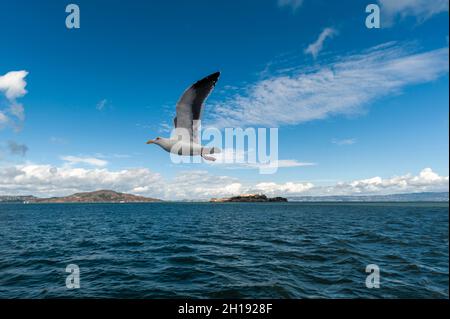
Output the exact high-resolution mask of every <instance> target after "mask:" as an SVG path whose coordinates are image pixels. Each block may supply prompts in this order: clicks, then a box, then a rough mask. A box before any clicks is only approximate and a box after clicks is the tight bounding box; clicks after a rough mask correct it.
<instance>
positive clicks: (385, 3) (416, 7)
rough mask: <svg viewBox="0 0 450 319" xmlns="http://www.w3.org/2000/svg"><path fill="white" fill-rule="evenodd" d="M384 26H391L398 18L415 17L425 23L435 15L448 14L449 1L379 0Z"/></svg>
mask: <svg viewBox="0 0 450 319" xmlns="http://www.w3.org/2000/svg"><path fill="white" fill-rule="evenodd" d="M378 3H379V4H380V6H381V17H382V19H383V26H391V25H392V24H393V22H394V20H395V19H396V18H397V17H400V18H405V17H408V16H412V17H415V18H416V19H417V20H418V21H419V22H423V21H425V20H427V19H429V18H431V17H432V16H434V15H435V14H438V13H441V12H448V0H431V1H430V0H395V1H392V0H378Z"/></svg>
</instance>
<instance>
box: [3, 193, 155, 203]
mask: <svg viewBox="0 0 450 319" xmlns="http://www.w3.org/2000/svg"><path fill="white" fill-rule="evenodd" d="M0 202H10V203H13V202H15V203H24V204H29V203H150V202H161V200H160V199H156V198H150V197H144V196H136V195H132V194H125V193H119V192H115V191H112V190H99V191H94V192H85V193H76V194H73V195H70V196H64V197H50V198H39V197H35V196H0Z"/></svg>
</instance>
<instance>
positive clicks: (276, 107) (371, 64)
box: [211, 42, 449, 128]
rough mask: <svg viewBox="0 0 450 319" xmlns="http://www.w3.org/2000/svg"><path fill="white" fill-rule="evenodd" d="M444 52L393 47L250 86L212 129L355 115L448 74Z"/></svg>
mask: <svg viewBox="0 0 450 319" xmlns="http://www.w3.org/2000/svg"><path fill="white" fill-rule="evenodd" d="M448 53H449V51H448V48H447V47H446V48H442V49H437V50H432V51H427V52H423V53H412V52H411V48H410V46H408V45H399V44H396V43H394V42H391V43H386V44H383V45H379V46H377V47H374V48H371V49H369V50H366V51H364V52H363V53H360V54H352V55H350V56H346V57H342V58H339V59H337V60H335V61H332V62H329V63H328V64H325V65H321V66H318V67H315V68H314V69H312V70H308V71H305V70H303V71H287V72H285V73H282V74H279V75H275V76H271V77H269V78H266V79H263V80H261V81H258V82H256V83H254V84H252V85H249V86H248V87H247V88H246V89H245V93H238V94H235V95H234V96H232V97H231V98H229V99H227V100H225V101H224V102H223V103H220V104H216V105H215V108H214V112H211V113H212V114H213V115H212V117H213V118H212V122H213V124H212V125H211V126H214V127H219V128H220V127H222V128H223V127H242V126H250V125H260V126H269V127H277V126H280V125H290V124H298V123H302V122H306V121H311V120H317V119H324V118H327V117H329V116H334V115H338V114H358V113H360V112H361V111H362V110H363V108H364V107H365V106H367V105H370V104H371V103H373V102H374V101H375V100H377V99H380V98H382V97H385V96H388V95H392V94H398V93H400V92H401V91H402V89H403V88H405V87H407V86H409V85H414V84H420V83H425V82H430V81H433V80H435V79H437V78H439V77H440V76H442V75H445V74H447V73H448V68H449V65H448Z"/></svg>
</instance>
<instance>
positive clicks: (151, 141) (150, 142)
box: [147, 140, 155, 144]
mask: <svg viewBox="0 0 450 319" xmlns="http://www.w3.org/2000/svg"><path fill="white" fill-rule="evenodd" d="M147 144H155V140H148V141H147Z"/></svg>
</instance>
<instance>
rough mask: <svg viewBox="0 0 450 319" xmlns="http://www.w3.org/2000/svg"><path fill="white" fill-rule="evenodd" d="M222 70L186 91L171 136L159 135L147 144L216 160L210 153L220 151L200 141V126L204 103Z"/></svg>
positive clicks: (178, 106) (174, 120)
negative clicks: (204, 145) (205, 145)
mask: <svg viewBox="0 0 450 319" xmlns="http://www.w3.org/2000/svg"><path fill="white" fill-rule="evenodd" d="M219 76H220V72H216V73H213V74H211V75H208V76H207V77H205V78H203V79H201V80H199V81H197V82H195V83H194V84H193V85H191V86H190V87H189V88H188V89H187V90H186V91H184V93H183V95H182V96H181V98H180V100H179V101H178V103H177V114H176V116H175V118H174V119H173V122H174V127H175V130H174V131H173V132H174V134H172V136H171V137H170V138H164V137H157V138H156V139H154V140H149V141H148V142H147V144H157V145H159V146H160V147H161V148H162V149H164V150H165V151H167V152H170V153H173V154H178V155H187V156H198V155H200V156H201V157H203V158H204V159H205V160H208V161H215V160H216V159H215V158H214V157H212V156H209V155H210V154H216V153H220V152H221V150H220V149H219V148H217V147H203V146H202V145H201V142H200V141H199V136H198V135H199V126H200V121H201V120H200V118H201V115H202V107H203V103H204V102H205V100H206V99H207V97H208V96H209V94H210V93H211V91H212V90H213V89H214V86H215V85H216V83H217V81H218V80H219Z"/></svg>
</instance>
